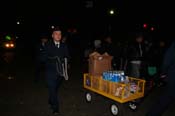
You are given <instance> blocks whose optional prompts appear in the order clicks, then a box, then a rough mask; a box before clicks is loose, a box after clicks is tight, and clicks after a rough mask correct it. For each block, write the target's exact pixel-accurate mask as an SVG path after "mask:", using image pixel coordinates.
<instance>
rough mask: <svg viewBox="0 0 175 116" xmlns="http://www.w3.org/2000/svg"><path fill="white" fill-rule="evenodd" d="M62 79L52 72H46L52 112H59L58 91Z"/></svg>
mask: <svg viewBox="0 0 175 116" xmlns="http://www.w3.org/2000/svg"><path fill="white" fill-rule="evenodd" d="M62 80H63V77H60V76H57V75H56V73H54V72H47V83H48V91H49V101H48V102H49V104H50V105H51V108H52V110H53V111H56V112H58V111H59V98H58V89H59V87H60V85H61V82H62Z"/></svg>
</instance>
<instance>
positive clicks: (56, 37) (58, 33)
mask: <svg viewBox="0 0 175 116" xmlns="http://www.w3.org/2000/svg"><path fill="white" fill-rule="evenodd" d="M61 37H62V34H61V30H60V28H55V29H54V30H53V31H52V38H53V40H54V41H56V42H60V41H61Z"/></svg>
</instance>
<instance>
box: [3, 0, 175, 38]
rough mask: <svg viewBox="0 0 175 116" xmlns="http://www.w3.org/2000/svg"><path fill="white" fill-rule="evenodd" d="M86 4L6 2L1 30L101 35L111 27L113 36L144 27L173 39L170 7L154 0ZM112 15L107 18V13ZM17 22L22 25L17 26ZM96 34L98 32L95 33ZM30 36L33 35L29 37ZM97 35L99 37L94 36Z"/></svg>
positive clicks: (65, 0) (69, 0)
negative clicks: (56, 28) (69, 30)
mask: <svg viewBox="0 0 175 116" xmlns="http://www.w3.org/2000/svg"><path fill="white" fill-rule="evenodd" d="M86 1H88V0H81V1H80V0H57V1H56V0H49V1H37V2H36V1H35V2H34V1H31V0H30V1H15V0H14V1H7V0H6V1H5V2H2V1H1V4H0V13H1V19H0V20H1V22H0V30H1V32H2V31H10V32H14V30H15V31H17V32H20V33H23V34H24V33H25V34H26V33H29V32H30V35H32V34H34V33H42V32H47V31H48V30H49V28H50V26H51V25H59V26H62V27H63V28H65V29H67V28H70V27H76V28H78V29H79V30H80V31H81V32H83V31H85V32H87V31H88V32H89V33H91V32H92V33H103V31H105V30H108V25H109V24H110V25H112V27H113V30H115V31H116V32H122V33H125V32H126V33H128V32H132V31H136V30H137V28H141V26H142V24H143V23H148V24H150V26H154V27H155V29H156V31H157V32H158V33H160V34H163V35H165V37H166V36H167V35H170V34H172V35H173V29H171V28H173V27H174V18H173V11H174V10H173V6H172V5H173V4H172V3H171V2H168V1H163V2H161V1H155V2H153V0H128V1H126V0H103V1H102V0H98V1H97V0H89V1H93V7H92V8H87V7H86V5H87V4H86ZM110 9H114V11H115V15H114V16H110V14H109V10H110ZM17 21H20V23H21V25H16V22H17ZM97 30H98V31H97ZM31 33H32V34H31ZM97 35H99V34H97Z"/></svg>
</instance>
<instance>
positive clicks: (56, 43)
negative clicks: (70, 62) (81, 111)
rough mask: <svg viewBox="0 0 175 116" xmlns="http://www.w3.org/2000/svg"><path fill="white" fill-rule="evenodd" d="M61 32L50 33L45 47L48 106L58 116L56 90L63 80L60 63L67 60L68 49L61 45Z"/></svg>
mask: <svg viewBox="0 0 175 116" xmlns="http://www.w3.org/2000/svg"><path fill="white" fill-rule="evenodd" d="M61 37H62V35H61V30H60V29H59V28H55V29H54V30H53V32H52V40H50V41H48V43H47V44H46V47H45V51H46V54H45V55H44V56H43V57H44V58H45V61H46V80H47V83H48V90H49V104H50V106H51V108H52V110H53V113H54V114H59V113H60V112H59V102H58V94H57V91H58V88H59V86H60V84H61V82H62V80H63V78H64V77H63V76H64V72H63V67H62V63H63V61H64V58H69V53H68V48H67V46H66V45H65V44H64V43H61Z"/></svg>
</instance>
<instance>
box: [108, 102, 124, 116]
mask: <svg viewBox="0 0 175 116" xmlns="http://www.w3.org/2000/svg"><path fill="white" fill-rule="evenodd" d="M110 107H111V113H112V115H113V116H123V115H124V112H123V108H124V105H123V104H112V105H111V106H110Z"/></svg>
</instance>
